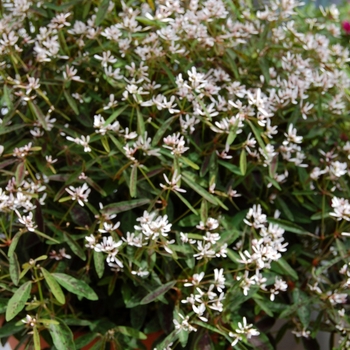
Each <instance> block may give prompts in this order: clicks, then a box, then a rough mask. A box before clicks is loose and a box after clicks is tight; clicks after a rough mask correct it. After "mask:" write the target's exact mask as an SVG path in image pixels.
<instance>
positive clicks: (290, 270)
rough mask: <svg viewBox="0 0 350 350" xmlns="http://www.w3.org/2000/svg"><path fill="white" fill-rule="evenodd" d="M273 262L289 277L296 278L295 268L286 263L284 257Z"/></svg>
mask: <svg viewBox="0 0 350 350" xmlns="http://www.w3.org/2000/svg"><path fill="white" fill-rule="evenodd" d="M275 263H276V264H277V265H278V266H279V267H280V268H281V269H282V270H283V271H284V272H285V273H286V274H287V275H289V276H290V277H292V278H293V279H294V280H298V274H297V273H296V272H295V270H294V269H293V268H292V267H291V266H290V265H289V264H288V262H287V261H286V260H285V259H284V258H280V259H278V260H277V261H275Z"/></svg>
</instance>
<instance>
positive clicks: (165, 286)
mask: <svg viewBox="0 0 350 350" xmlns="http://www.w3.org/2000/svg"><path fill="white" fill-rule="evenodd" d="M175 284H176V281H170V282H168V283H166V284H163V285H161V286H160V287H158V288H156V289H155V290H154V291H152V292H151V293H149V294H147V295H146V296H145V297H144V298H143V299H142V300H141V301H140V304H141V305H144V304H149V303H151V302H152V301H154V300H156V299H158V298H159V297H160V296H162V295H164V294H165V293H166V292H167V291H169V290H170V289H171V288H173V287H174V286H175Z"/></svg>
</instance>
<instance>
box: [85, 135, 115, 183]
mask: <svg viewBox="0 0 350 350" xmlns="http://www.w3.org/2000/svg"><path fill="white" fill-rule="evenodd" d="M101 143H102V146H103V148H104V149H105V151H106V152H107V153H109V152H110V151H111V148H110V147H109V143H108V138H107V136H106V135H104V136H102V137H101ZM88 179H89V178H88Z"/></svg>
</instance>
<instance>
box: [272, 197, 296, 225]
mask: <svg viewBox="0 0 350 350" xmlns="http://www.w3.org/2000/svg"><path fill="white" fill-rule="evenodd" d="M276 202H277V204H278V205H279V207H280V209H281V211H282V213H283V214H284V215H285V216H286V217H287V219H288V220H289V221H292V222H293V221H294V216H293V213H292V212H291V211H290V209H289V207H288V205H287V204H286V202H285V201H284V200H283V199H282V198H281V197H277V198H276Z"/></svg>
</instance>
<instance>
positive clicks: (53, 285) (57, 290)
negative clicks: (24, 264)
mask: <svg viewBox="0 0 350 350" xmlns="http://www.w3.org/2000/svg"><path fill="white" fill-rule="evenodd" d="M41 272H42V273H43V275H44V278H45V281H46V283H47V284H48V285H49V288H50V290H51V292H52V294H53V295H54V297H55V298H56V300H57V301H58V302H59V303H60V304H64V303H65V302H66V298H65V296H64V294H63V292H62V289H61V287H60V286H59V284H58V283H57V282H56V280H55V279H54V278H53V276H52V275H51V274H50V272H49V271H47V270H45V269H44V268H43V267H42V268H41Z"/></svg>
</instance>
